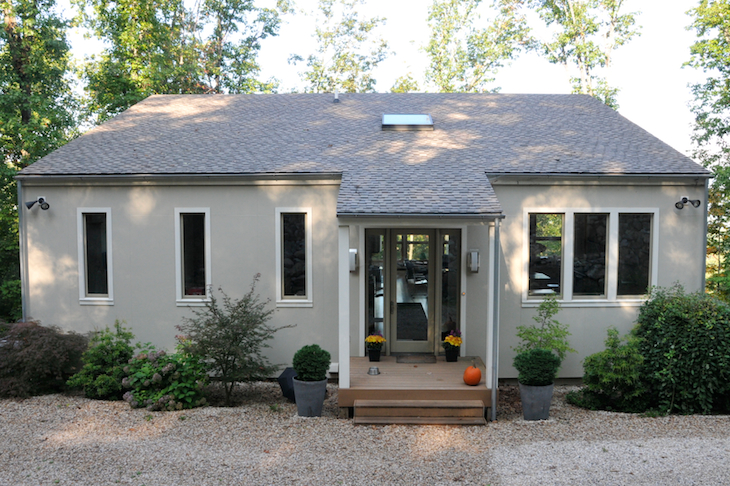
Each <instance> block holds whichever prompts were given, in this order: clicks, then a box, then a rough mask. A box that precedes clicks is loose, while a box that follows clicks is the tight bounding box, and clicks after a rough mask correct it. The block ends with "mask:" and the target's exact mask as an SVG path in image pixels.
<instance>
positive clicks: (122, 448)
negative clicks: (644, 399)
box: [0, 383, 730, 486]
mask: <svg viewBox="0 0 730 486" xmlns="http://www.w3.org/2000/svg"><path fill="white" fill-rule="evenodd" d="M329 388H330V393H331V397H330V398H329V399H328V400H327V402H326V404H325V411H324V414H323V417H321V418H301V417H298V416H297V415H296V406H295V405H293V404H290V403H288V402H286V400H285V399H283V398H282V397H281V392H280V391H279V387H278V385H277V384H276V383H256V384H253V385H248V386H244V387H242V390H241V392H239V395H238V397H237V398H238V400H239V401H240V402H242V405H240V406H237V407H234V408H219V407H206V408H200V409H195V410H188V411H181V412H147V411H146V410H144V409H142V410H130V408H129V406H128V405H127V404H126V403H124V402H100V401H93V400H87V399H84V398H80V397H74V396H64V395H49V396H42V397H35V398H32V399H29V400H25V401H13V400H2V401H0V484H2V485H26V484H27V485H54V484H62V485H63V484H65V485H69V484H79V485H102V484H104V485H106V484H110V485H113V484H128V485H136V486H140V485H145V486H152V485H239V484H240V485H268V484H281V485H289V484H301V485H305V484H306V485H310V484H311V485H330V484H332V485H337V484H348V485H367V484H373V485H384V484H399V485H401V484H407V485H410V484H414V485H416V484H417V485H427V484H475V485H487V484H492V485H497V484H505V485H529V484H540V485H545V484H601V485H612V484H616V485H619V484H621V485H623V484H626V485H629V484H631V485H634V484H646V485H648V484H656V485H669V484H712V485H717V484H728V483H730V417H728V416H671V417H661V418H645V417H639V416H635V415H629V414H620V413H608V412H590V411H586V410H581V409H578V408H575V407H573V406H570V405H567V404H566V403H565V399H564V396H565V393H566V392H567V391H568V390H569V389H570V388H569V387H556V394H555V398H554V401H553V408H552V410H551V418H550V420H548V421H544V422H525V421H523V420H522V418H521V416H520V413H521V411H520V410H519V399H518V395H519V393H518V392H517V391H516V389H515V388H514V387H510V386H506V387H501V388H500V409H499V413H498V420H497V421H496V422H493V423H490V424H488V425H487V426H486V427H473V426H470V427H464V426H403V425H399V426H354V425H353V424H352V421H350V420H344V419H338V418H337V410H338V409H337V398H336V393H337V388H336V387H335V386H330V387H329Z"/></svg>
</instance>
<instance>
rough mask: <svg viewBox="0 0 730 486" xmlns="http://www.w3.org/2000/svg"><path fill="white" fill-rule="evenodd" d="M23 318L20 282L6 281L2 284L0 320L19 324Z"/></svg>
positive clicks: (0, 285)
mask: <svg viewBox="0 0 730 486" xmlns="http://www.w3.org/2000/svg"><path fill="white" fill-rule="evenodd" d="M22 317H23V306H22V303H21V300H20V280H6V281H5V282H3V283H2V284H0V318H3V319H5V320H7V321H9V322H17V321H19V320H20V319H21V318H22Z"/></svg>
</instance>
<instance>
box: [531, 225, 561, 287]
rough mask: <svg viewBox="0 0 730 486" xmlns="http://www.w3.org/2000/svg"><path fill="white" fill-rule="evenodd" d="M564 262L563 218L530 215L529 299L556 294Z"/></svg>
mask: <svg viewBox="0 0 730 486" xmlns="http://www.w3.org/2000/svg"><path fill="white" fill-rule="evenodd" d="M562 260H563V215H562V214H531V215H530V263H529V272H530V277H529V281H530V286H529V290H528V295H546V294H559V293H560V292H561V285H560V282H561V273H562Z"/></svg>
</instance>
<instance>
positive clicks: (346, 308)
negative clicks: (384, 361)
mask: <svg viewBox="0 0 730 486" xmlns="http://www.w3.org/2000/svg"><path fill="white" fill-rule="evenodd" d="M337 255H338V258H337V264H338V265H337V268H338V280H339V282H338V283H339V285H338V289H339V290H338V301H339V308H338V315H339V333H338V334H339V342H338V344H339V347H338V354H339V370H338V374H337V376H338V378H339V386H340V388H350V227H349V226H340V227H339V230H338V251H337Z"/></svg>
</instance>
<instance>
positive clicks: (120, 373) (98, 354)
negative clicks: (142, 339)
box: [67, 321, 134, 400]
mask: <svg viewBox="0 0 730 486" xmlns="http://www.w3.org/2000/svg"><path fill="white" fill-rule="evenodd" d="M132 339H134V334H132V333H131V332H129V331H127V330H126V329H125V328H123V327H122V324H121V323H120V322H119V321H116V322H115V323H114V330H111V329H109V328H108V327H107V328H106V329H104V330H102V331H99V332H96V333H95V334H94V335H93V336H92V338H91V342H89V348H88V349H87V350H86V351H85V352H84V355H83V357H82V360H83V362H84V367H83V368H81V371H79V372H78V373H76V374H75V375H74V376H73V377H71V379H70V380H69V381H68V383H67V384H68V386H70V387H74V388H83V390H84V394H85V395H86V396H87V397H88V398H96V399H101V400H119V399H120V398H122V394H123V392H124V387H123V386H122V379H123V378H124V376H125V374H124V369H123V368H124V366H126V365H127V363H128V362H129V360H130V358H132V356H133V355H134V348H133V347H132V345H131V344H130V343H131V341H132Z"/></svg>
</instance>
